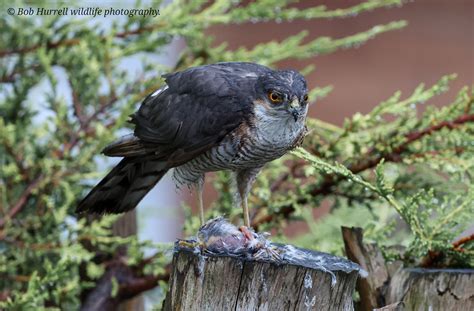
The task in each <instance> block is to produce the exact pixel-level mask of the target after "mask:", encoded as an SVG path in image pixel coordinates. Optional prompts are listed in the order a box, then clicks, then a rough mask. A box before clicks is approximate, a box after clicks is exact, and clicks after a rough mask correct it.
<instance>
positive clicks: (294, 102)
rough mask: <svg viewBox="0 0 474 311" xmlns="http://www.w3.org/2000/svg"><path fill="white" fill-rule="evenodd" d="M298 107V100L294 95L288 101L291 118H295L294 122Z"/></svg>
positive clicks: (296, 117)
mask: <svg viewBox="0 0 474 311" xmlns="http://www.w3.org/2000/svg"><path fill="white" fill-rule="evenodd" d="M300 107H301V106H300V101H299V100H298V98H297V97H294V98H293V100H292V101H291V103H290V112H291V115H292V116H293V118H294V119H295V122H296V121H298V118H299V116H300Z"/></svg>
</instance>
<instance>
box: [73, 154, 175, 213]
mask: <svg viewBox="0 0 474 311" xmlns="http://www.w3.org/2000/svg"><path fill="white" fill-rule="evenodd" d="M166 172H167V169H163V162H161V161H153V160H148V161H140V162H137V161H132V160H131V159H130V158H124V159H123V160H122V161H120V163H119V164H117V166H115V167H114V168H113V169H112V171H111V172H110V173H109V174H107V176H105V177H104V179H102V180H101V181H100V182H99V183H98V184H97V185H96V186H95V187H94V188H93V189H92V190H91V191H90V192H89V194H88V195H87V196H86V197H85V198H84V199H83V200H82V201H81V202H80V203H79V205H78V206H77V208H76V212H78V213H81V212H89V213H96V214H105V213H113V214H118V213H123V212H126V211H129V210H131V209H133V208H135V207H136V206H137V205H138V203H139V202H140V201H141V200H142V199H143V197H144V196H145V195H146V194H147V193H148V192H149V191H150V190H151V189H152V188H153V187H154V186H155V185H156V183H157V182H158V181H160V179H161V178H162V177H163V176H164V175H165V174H166Z"/></svg>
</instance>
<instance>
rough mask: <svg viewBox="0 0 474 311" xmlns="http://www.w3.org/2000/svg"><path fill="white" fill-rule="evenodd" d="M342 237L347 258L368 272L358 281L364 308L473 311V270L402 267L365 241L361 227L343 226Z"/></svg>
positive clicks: (396, 310) (397, 310) (416, 310)
mask: <svg viewBox="0 0 474 311" xmlns="http://www.w3.org/2000/svg"><path fill="white" fill-rule="evenodd" d="M342 236H343V239H344V244H345V248H346V254H347V257H348V258H349V259H351V260H352V261H354V262H356V263H358V264H359V265H360V266H361V267H362V268H363V269H364V270H366V271H368V273H369V276H368V277H367V278H365V279H359V280H358V286H357V290H358V291H359V295H360V297H361V309H362V310H372V308H377V307H378V308H379V309H374V310H377V311H378V310H380V311H382V310H384V311H389V310H390V311H391V310H394V311H399V310H410V311H412V310H413V311H429V310H433V311H435V310H449V311H457V310H459V311H461V310H462V311H464V310H474V285H473V284H474V269H421V268H411V269H410V268H403V267H402V266H401V265H400V263H390V264H389V263H386V262H385V261H384V259H383V257H382V256H381V252H380V250H379V249H378V247H377V246H376V245H375V244H367V243H364V242H363V234H362V229H361V228H346V227H343V228H342ZM384 305H385V307H383V306H384Z"/></svg>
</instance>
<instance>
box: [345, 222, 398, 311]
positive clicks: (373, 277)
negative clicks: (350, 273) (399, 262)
mask: <svg viewBox="0 0 474 311" xmlns="http://www.w3.org/2000/svg"><path fill="white" fill-rule="evenodd" d="M341 229H342V238H343V240H344V246H345V250H346V255H347V258H349V259H350V260H352V261H354V262H356V263H358V264H359V265H360V266H361V267H362V269H364V270H365V271H367V272H368V274H369V275H368V276H367V277H366V278H360V279H358V280H357V291H358V292H359V296H360V309H361V310H364V311H370V310H373V309H375V308H377V307H381V306H385V301H384V299H383V298H384V296H383V291H384V289H385V285H386V283H387V282H388V280H389V274H388V271H387V267H386V265H385V259H384V258H383V256H382V252H381V251H380V249H379V248H378V247H377V246H376V245H375V244H364V243H363V238H364V237H363V232H362V228H355V227H352V228H348V227H342V228H341Z"/></svg>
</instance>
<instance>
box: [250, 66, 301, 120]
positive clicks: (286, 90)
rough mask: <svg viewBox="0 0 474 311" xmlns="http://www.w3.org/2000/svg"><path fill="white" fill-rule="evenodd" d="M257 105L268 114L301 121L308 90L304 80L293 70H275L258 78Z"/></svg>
mask: <svg viewBox="0 0 474 311" xmlns="http://www.w3.org/2000/svg"><path fill="white" fill-rule="evenodd" d="M256 93H257V97H258V99H259V103H260V104H261V105H262V106H263V108H264V109H265V110H266V111H267V112H268V113H270V114H272V115H276V116H279V117H282V118H289V117H290V118H293V119H294V120H295V122H296V121H298V120H303V119H304V118H305V117H306V113H307V112H308V88H307V86H306V80H305V78H304V77H303V76H302V75H301V74H300V73H299V72H297V71H294V70H275V71H272V72H271V73H267V74H265V75H262V76H260V77H259V78H258V80H257V84H256Z"/></svg>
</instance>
